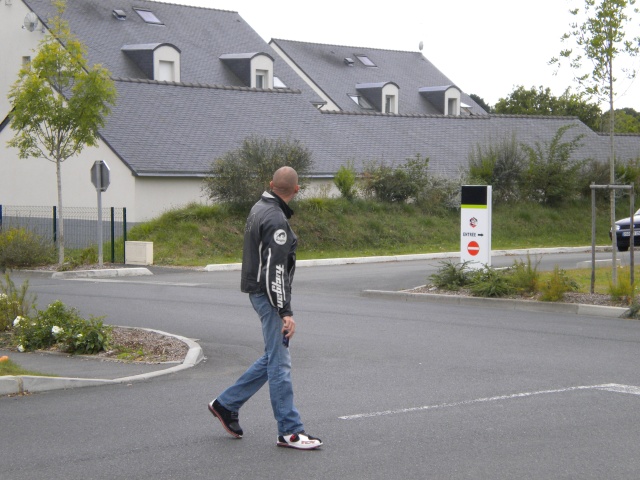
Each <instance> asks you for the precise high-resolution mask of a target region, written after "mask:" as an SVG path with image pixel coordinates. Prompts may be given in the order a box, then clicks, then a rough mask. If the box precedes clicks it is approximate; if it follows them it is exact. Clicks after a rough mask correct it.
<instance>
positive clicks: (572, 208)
mask: <svg viewBox="0 0 640 480" xmlns="http://www.w3.org/2000/svg"><path fill="white" fill-rule="evenodd" d="M292 207H293V209H294V210H295V212H296V213H295V215H294V216H293V218H292V219H291V224H292V227H293V229H294V230H295V231H296V233H297V234H298V237H299V248H298V258H299V259H312V258H333V257H353V256H369V255H401V254H410V253H435V252H449V251H458V250H459V249H460V212H459V211H458V210H456V211H440V212H438V213H428V212H425V211H424V210H423V209H421V208H419V207H417V206H415V205H398V204H383V203H379V202H373V201H364V200H357V201H354V202H348V201H346V200H344V199H310V200H302V201H296V202H293V203H292ZM619 207H620V209H619V212H620V214H619V215H618V218H620V217H624V216H628V210H627V209H628V205H626V206H625V203H624V202H622V201H621V202H619ZM247 213H248V207H247V208H232V207H228V206H225V205H213V206H202V205H190V206H188V207H186V208H182V209H179V210H172V211H169V212H167V213H165V214H164V215H162V216H160V217H158V218H157V219H155V220H153V221H150V222H148V223H145V224H143V225H140V226H137V227H135V228H133V229H132V230H131V232H130V233H129V235H128V239H129V240H139V241H151V242H153V243H154V245H153V249H154V263H156V264H158V265H177V266H193V265H206V264H209V263H229V262H239V261H241V258H242V237H243V232H244V223H245V219H246V215H247ZM492 223H493V228H492V248H493V249H512V248H533V247H558V246H565V247H568V246H584V245H591V204H590V202H588V201H585V202H581V203H573V204H569V205H566V206H564V207H561V208H548V207H544V206H541V205H537V204H522V205H516V206H514V205H508V206H504V205H498V206H494V208H493V217H492ZM608 232H609V216H608V205H602V206H599V208H598V211H597V227H596V233H597V239H596V243H597V244H598V245H608V244H609V243H610V240H609V235H608Z"/></svg>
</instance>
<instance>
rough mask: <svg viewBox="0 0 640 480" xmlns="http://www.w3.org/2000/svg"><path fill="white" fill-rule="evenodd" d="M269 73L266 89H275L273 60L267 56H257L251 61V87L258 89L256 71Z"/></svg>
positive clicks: (266, 79)
mask: <svg viewBox="0 0 640 480" xmlns="http://www.w3.org/2000/svg"><path fill="white" fill-rule="evenodd" d="M257 70H264V71H266V72H267V75H266V78H265V81H266V83H267V84H266V85H265V88H273V60H271V58H269V57H267V56H266V55H256V56H255V57H253V58H252V59H251V87H252V88H255V87H256V71H257Z"/></svg>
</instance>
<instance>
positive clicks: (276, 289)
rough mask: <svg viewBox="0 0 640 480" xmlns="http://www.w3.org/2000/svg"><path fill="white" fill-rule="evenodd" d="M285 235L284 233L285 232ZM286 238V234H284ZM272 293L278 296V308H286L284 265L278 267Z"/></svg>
mask: <svg viewBox="0 0 640 480" xmlns="http://www.w3.org/2000/svg"><path fill="white" fill-rule="evenodd" d="M283 233H284V232H283ZM284 235H285V237H286V234H284ZM271 291H272V292H273V293H275V294H276V304H277V305H278V308H283V307H284V265H276V278H275V281H274V282H271Z"/></svg>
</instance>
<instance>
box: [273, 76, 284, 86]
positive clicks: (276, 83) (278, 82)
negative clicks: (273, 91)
mask: <svg viewBox="0 0 640 480" xmlns="http://www.w3.org/2000/svg"><path fill="white" fill-rule="evenodd" d="M273 87H274V88H287V86H286V85H285V84H284V82H283V81H282V80H280V79H279V78H278V77H273Z"/></svg>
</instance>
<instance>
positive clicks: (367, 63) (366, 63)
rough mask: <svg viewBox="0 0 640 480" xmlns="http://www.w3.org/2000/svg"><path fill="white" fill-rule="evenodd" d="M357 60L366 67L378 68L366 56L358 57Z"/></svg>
mask: <svg viewBox="0 0 640 480" xmlns="http://www.w3.org/2000/svg"><path fill="white" fill-rule="evenodd" d="M356 58H357V59H358V60H360V62H362V64H363V65H364V66H365V67H377V65H376V64H375V63H373V62H372V61H371V59H370V58H369V57H367V56H366V55H356Z"/></svg>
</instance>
